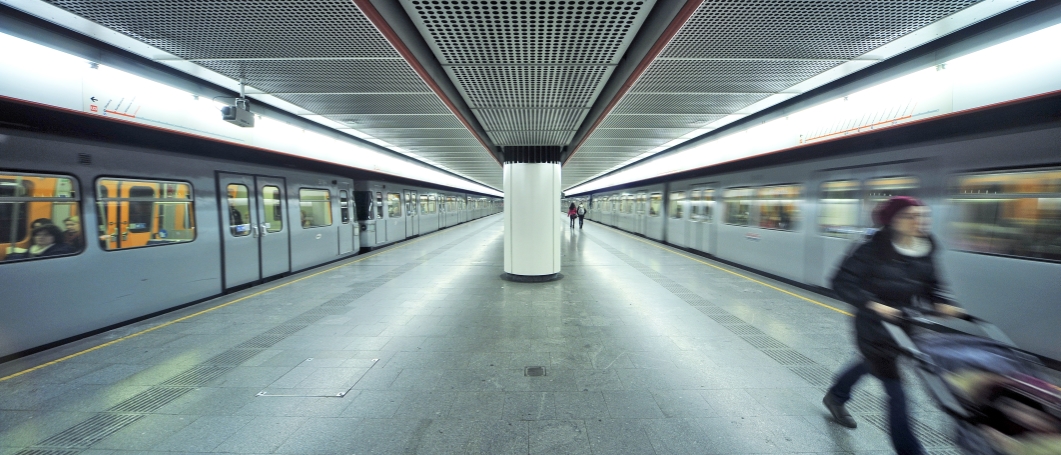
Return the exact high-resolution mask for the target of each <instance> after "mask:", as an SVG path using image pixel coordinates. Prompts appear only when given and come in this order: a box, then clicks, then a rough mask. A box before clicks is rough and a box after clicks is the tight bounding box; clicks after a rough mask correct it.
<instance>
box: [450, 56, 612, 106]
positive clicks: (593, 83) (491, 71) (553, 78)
mask: <svg viewBox="0 0 1061 455" xmlns="http://www.w3.org/2000/svg"><path fill="white" fill-rule="evenodd" d="M446 71H447V72H448V73H449V75H450V78H451V79H453V80H454V81H455V82H456V83H457V87H458V88H459V89H460V90H461V92H462V94H463V95H464V97H465V99H466V100H467V101H468V105H469V106H470V107H471V108H473V109H490V108H520V107H582V108H589V107H590V106H591V105H592V104H593V100H594V99H596V98H597V94H598V93H600V90H601V88H602V87H603V86H604V83H605V82H607V81H608V77H609V76H611V72H612V67H610V66H450V67H447V68H446Z"/></svg>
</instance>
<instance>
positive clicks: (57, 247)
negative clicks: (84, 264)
mask: <svg viewBox="0 0 1061 455" xmlns="http://www.w3.org/2000/svg"><path fill="white" fill-rule="evenodd" d="M77 252H78V250H77V249H75V248H73V247H71V246H70V245H67V244H65V243H63V231H60V230H59V228H58V227H57V226H55V225H53V224H47V225H44V226H40V227H38V228H36V229H34V230H33V231H32V232H31V233H30V247H29V249H28V250H26V251H25V252H23V253H15V254H9V255H7V258H6V260H14V259H33V258H41V257H48V256H61V255H64V254H74V253H77Z"/></svg>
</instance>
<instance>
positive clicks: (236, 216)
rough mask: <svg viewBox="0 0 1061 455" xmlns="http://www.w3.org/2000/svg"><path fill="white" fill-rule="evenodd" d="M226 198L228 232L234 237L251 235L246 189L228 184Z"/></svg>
mask: <svg viewBox="0 0 1061 455" xmlns="http://www.w3.org/2000/svg"><path fill="white" fill-rule="evenodd" d="M225 192H226V194H227V196H228V232H229V233H230V234H232V235H233V236H235V237H243V236H247V235H250V234H251V204H250V199H249V198H248V197H247V187H246V186H244V185H239V184H235V183H232V184H229V185H228V187H226V188H225Z"/></svg>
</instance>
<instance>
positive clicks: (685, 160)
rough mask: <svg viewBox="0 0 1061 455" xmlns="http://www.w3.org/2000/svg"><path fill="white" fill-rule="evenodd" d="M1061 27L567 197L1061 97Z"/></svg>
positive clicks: (640, 167)
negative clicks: (1017, 101)
mask: <svg viewBox="0 0 1061 455" xmlns="http://www.w3.org/2000/svg"><path fill="white" fill-rule="evenodd" d="M1057 43H1061V25H1054V26H1051V27H1048V28H1044V29H1042V30H1038V31H1035V32H1032V33H1029V34H1026V35H1024V36H1021V37H1018V38H1015V39H1012V40H1009V41H1006V42H1004V43H1000V44H997V45H994V46H991V47H989V48H986V49H982V50H979V51H977V52H973V53H970V54H967V55H964V56H961V57H958V58H955V59H953V60H950V61H945V62H938V63H937V64H935V65H932V66H929V67H926V68H924V69H922V70H920V71H916V72H913V73H910V74H906V75H903V76H900V77H896V78H894V79H891V80H889V81H886V82H882V83H880V84H877V85H874V86H872V87H869V88H866V89H863V90H860V91H857V92H854V93H851V94H848V95H847V96H843V97H839V98H835V99H832V100H827V101H824V102H822V103H819V104H817V105H814V106H811V107H808V108H806V109H802V110H800V111H797V112H795V113H792V114H790V115H788V116H787V117H782V118H778V119H775V120H771V121H769V122H766V123H763V124H760V125H754V126H750V127H748V128H745V129H742V130H736V131H732V132H728V133H727V134H725V135H722V136H719V137H717V138H713V139H712V140H710V141H706V142H701V143H696V144H693V145H691V146H689V147H688V148H685V149H682V150H678V151H676V152H675V153H671V154H669V155H666V156H663V157H660V158H658V159H654V160H651V161H648V162H644V163H640V164H636V165H634V166H631V167H629V168H627V169H625V170H622V171H620V172H618V173H615V174H612V175H609V176H606V177H603V178H600V179H597V180H594V181H591V182H589V183H585V184H582V185H577V186H574V187H571V188H569V189H567V190H566V193H567V194H570V195H578V194H583V193H587V192H590V191H594V190H597V189H601V188H609V187H613V186H617V185H622V184H625V183H629V182H636V181H640V180H645V179H649V178H655V177H660V176H664V175H670V174H674V173H679V172H684V171H689V170H693V169H699V168H704V167H708V166H713V165H717V164H721V163H726V162H731V161H736V160H741V159H746V158H750V157H753V156H758V155H763V154H766V153H771V152H775V151H778V150H784V149H788V148H792V147H798V146H800V145H804V144H808V143H814V142H820V141H824V140H830V139H835V138H838V137H844V136H850V135H854V134H863V133H867V132H871V131H877V130H880V129H885V128H890V127H892V126H896V125H901V124H904V123H909V122H912V121H919V120H924V119H929V118H933V117H938V116H941V115H946V114H951V113H955V112H961V111H965V110H969V109H975V108H978V107H983V106H988V105H992V104H997V103H1002V102H1006V101H1010V100H1015V99H1020V98H1025V97H1030V96H1035V95H1040V94H1044V93H1051V92H1054V91H1061V52H1057Z"/></svg>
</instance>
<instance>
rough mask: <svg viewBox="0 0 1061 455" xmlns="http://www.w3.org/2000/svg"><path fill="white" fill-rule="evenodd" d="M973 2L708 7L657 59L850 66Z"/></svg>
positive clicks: (753, 2)
mask: <svg viewBox="0 0 1061 455" xmlns="http://www.w3.org/2000/svg"><path fill="white" fill-rule="evenodd" d="M978 1H979V0H915V1H881V0H843V1H792V0H742V1H724V2H720V1H705V2H703V3H702V4H701V5H700V8H698V9H697V10H696V13H695V14H694V15H693V17H692V18H690V19H689V21H688V22H687V23H686V24H685V26H684V27H682V30H681V32H679V33H678V35H676V36H675V37H674V39H673V40H671V42H670V44H669V45H668V46H667V49H666V50H665V51H664V52H663V54H661V55H660V56H661V57H664V58H670V57H692V58H808V59H825V60H831V59H838V60H850V59H853V58H856V57H858V56H860V55H862V54H865V53H867V52H869V51H871V50H874V49H876V48H878V47H880V46H883V45H884V44H887V43H889V42H891V41H893V40H895V39H897V38H899V37H902V36H903V35H906V34H908V33H910V32H913V31H915V30H917V29H919V28H922V27H924V26H926V25H929V24H931V23H933V22H936V21H938V20H940V19H943V18H944V17H947V16H949V15H951V14H954V13H955V12H958V11H960V10H962V9H965V8H966V7H968V6H970V5H973V4H975V3H977V2H978Z"/></svg>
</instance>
